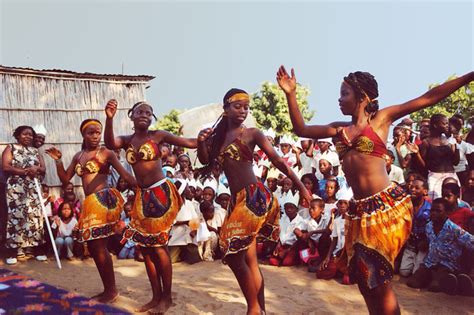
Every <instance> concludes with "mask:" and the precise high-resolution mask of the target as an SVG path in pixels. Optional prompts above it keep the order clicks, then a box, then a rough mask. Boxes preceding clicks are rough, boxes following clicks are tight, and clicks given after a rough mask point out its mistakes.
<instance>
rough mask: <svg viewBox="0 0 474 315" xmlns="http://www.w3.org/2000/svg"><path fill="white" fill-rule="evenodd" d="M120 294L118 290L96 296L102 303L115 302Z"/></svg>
mask: <svg viewBox="0 0 474 315" xmlns="http://www.w3.org/2000/svg"><path fill="white" fill-rule="evenodd" d="M118 296H119V294H118V292H117V291H113V292H103V293H102V294H100V296H99V297H97V298H96V300H97V301H99V302H100V303H113V302H115V300H117V298H118Z"/></svg>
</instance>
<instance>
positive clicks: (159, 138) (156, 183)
mask: <svg viewBox="0 0 474 315" xmlns="http://www.w3.org/2000/svg"><path fill="white" fill-rule="evenodd" d="M117 106H118V103H117V101H116V100H110V101H109V102H108V103H107V105H106V107H105V114H106V116H107V119H106V121H105V137H104V140H105V144H106V146H107V147H108V148H110V149H113V150H116V149H124V150H126V158H127V161H128V162H129V163H130V164H131V165H132V167H133V172H134V173H135V176H136V178H137V182H138V189H137V191H136V194H135V200H134V203H133V208H132V211H131V213H130V225H129V226H128V227H127V229H126V230H125V232H124V238H126V239H131V240H132V241H134V242H135V244H137V245H138V246H140V247H141V251H142V253H143V255H144V257H145V266H146V270H147V274H148V278H149V280H150V283H151V288H152V292H153V297H152V300H151V301H150V302H149V303H147V304H145V305H143V306H142V307H141V308H139V309H137V310H136V311H137V312H145V311H147V310H150V309H152V308H155V309H154V310H153V311H156V312H165V311H166V309H168V308H169V307H170V306H171V304H172V301H171V279H172V269H171V259H170V256H169V252H168V239H169V232H170V230H171V226H172V225H173V222H174V220H175V218H176V215H177V214H178V211H179V209H180V208H181V205H182V204H183V201H182V199H181V196H180V194H179V193H178V190H177V189H176V187H175V186H174V184H173V183H172V182H171V181H170V180H168V179H166V178H165V176H164V174H163V171H162V164H161V151H160V148H159V145H160V144H161V143H169V144H173V145H176V146H180V147H186V148H196V147H197V142H196V139H190V138H182V137H178V136H175V135H173V134H171V133H169V132H167V131H164V130H154V131H151V130H148V128H149V127H150V125H151V122H152V118H154V117H155V115H154V114H153V108H152V107H151V105H149V104H147V103H146V102H138V103H136V104H135V105H133V107H132V108H131V109H130V110H129V111H128V116H129V117H130V119H131V120H132V121H133V126H134V130H135V131H134V133H133V134H131V135H127V136H118V137H115V136H114V131H113V118H114V116H115V113H116V112H117ZM155 119H156V117H155Z"/></svg>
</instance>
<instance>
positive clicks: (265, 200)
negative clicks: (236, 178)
mask: <svg viewBox="0 0 474 315" xmlns="http://www.w3.org/2000/svg"><path fill="white" fill-rule="evenodd" d="M234 200H235V202H234V205H231V209H230V210H229V213H228V215H227V217H226V218H225V220H224V223H223V224H222V228H221V232H220V235H219V245H220V247H221V250H222V252H223V253H224V259H225V256H227V255H229V254H235V253H238V252H240V251H243V250H246V249H248V248H249V246H250V244H251V243H252V242H253V240H254V239H255V238H256V237H257V234H259V236H260V233H259V232H260V231H262V232H264V233H261V234H262V235H261V236H262V237H264V238H267V239H272V240H273V239H274V238H276V239H278V235H279V221H280V207H279V205H278V200H277V198H276V197H275V196H274V195H273V194H272V192H271V191H270V189H268V188H267V187H265V186H264V185H263V184H262V183H261V182H258V183H256V184H251V185H249V186H247V187H245V188H243V189H242V190H241V191H239V192H238V193H237V195H236V196H235V199H234ZM224 259H223V261H224Z"/></svg>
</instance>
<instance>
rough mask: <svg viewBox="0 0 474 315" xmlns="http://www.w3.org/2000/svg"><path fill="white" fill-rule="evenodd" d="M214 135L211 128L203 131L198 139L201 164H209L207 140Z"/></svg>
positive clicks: (198, 153)
mask: <svg viewBox="0 0 474 315" xmlns="http://www.w3.org/2000/svg"><path fill="white" fill-rule="evenodd" d="M211 134H212V129H211V128H206V129H203V130H201V131H200V132H199V134H198V137H197V142H198V147H197V155H198V159H199V162H201V164H203V165H206V164H209V147H208V145H207V139H208V138H209V136H210V135H211Z"/></svg>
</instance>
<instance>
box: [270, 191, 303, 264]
mask: <svg viewBox="0 0 474 315" xmlns="http://www.w3.org/2000/svg"><path fill="white" fill-rule="evenodd" d="M298 201H299V200H298V197H297V195H296V196H295V195H293V194H292V193H288V195H287V197H286V201H285V202H284V209H285V215H283V216H282V218H281V220H280V240H279V242H278V244H277V247H276V248H275V251H274V252H273V255H272V257H270V259H269V263H270V265H272V266H295V265H298V264H299V262H300V259H299V249H301V247H302V246H301V245H302V244H301V243H300V242H298V236H297V235H296V234H295V231H297V229H298V230H299V231H301V230H304V229H305V227H306V223H305V221H304V220H303V218H302V217H300V216H299V215H298Z"/></svg>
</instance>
